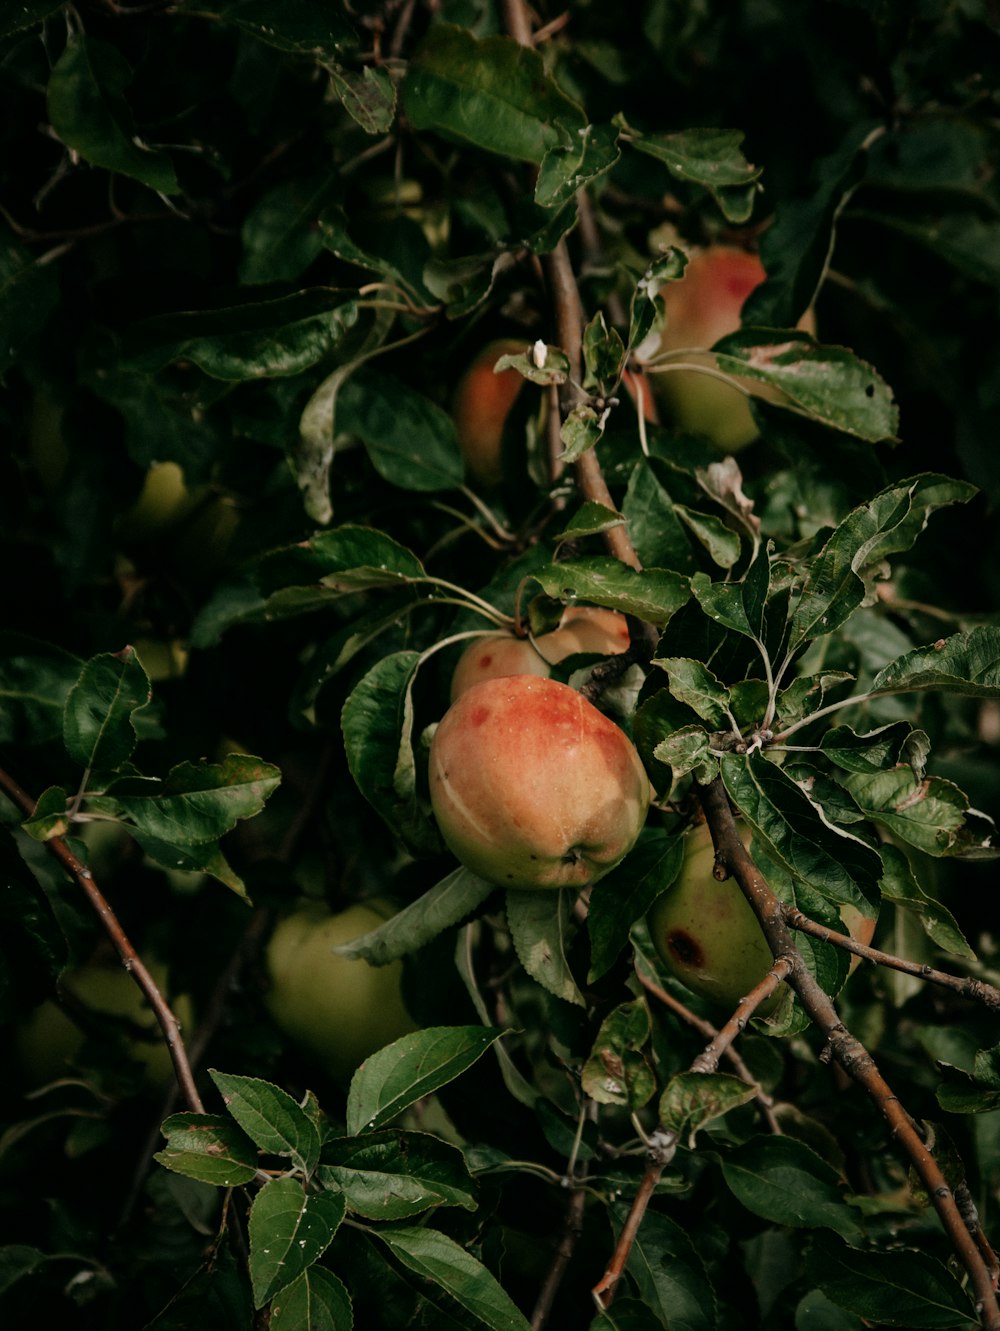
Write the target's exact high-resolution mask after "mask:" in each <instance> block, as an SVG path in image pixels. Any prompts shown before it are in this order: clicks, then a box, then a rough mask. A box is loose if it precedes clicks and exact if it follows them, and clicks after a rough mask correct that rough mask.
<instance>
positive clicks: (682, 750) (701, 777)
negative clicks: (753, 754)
mask: <svg viewBox="0 0 1000 1331" xmlns="http://www.w3.org/2000/svg"><path fill="white" fill-rule="evenodd" d="M653 757H654V758H655V759H656V760H657V762H660V763H664V764H665V765H666V766H667V767H668V768H669V769H670V789H671V790H672V789H673V787H674V785H676V783H677V782H678V781H680V779H681V777H685V776H687V774H688V773H689V772H696V773H697V774H698V776H697V779H698V781H699V782H700V783H701V784H702V785H708V783H709V782H710V781H711V780H713V778H714V777H715V776H717V775H718V759H717V758H716V757H715V755H714V754H713V753H712V739H711V736H710V735H709V733H708V731H707V730H705V728H704V727H703V726H681V728H680V729H679V730H675V731H674V732H673V734H671V735H668V736H667V737H666V739H661V740H660V742H659V744H657V745H656V747H655V748H654V750H653ZM663 793H664V794H668V793H669V791H664V792H663Z"/></svg>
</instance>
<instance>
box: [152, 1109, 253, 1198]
mask: <svg viewBox="0 0 1000 1331" xmlns="http://www.w3.org/2000/svg"><path fill="white" fill-rule="evenodd" d="M161 1131H162V1133H163V1135H164V1137H166V1139H167V1144H166V1146H165V1147H163V1149H162V1150H160V1151H157V1152H156V1155H155V1156H154V1157H153V1158H154V1160H158V1161H159V1163H160V1164H161V1165H163V1167H164V1168H165V1169H171V1170H173V1171H174V1173H176V1174H184V1175H185V1176H186V1177H187V1178H193V1179H198V1181H199V1182H201V1183H211V1184H213V1185H214V1186H215V1187H218V1188H238V1187H240V1186H241V1185H242V1184H244V1183H250V1182H251V1181H252V1180H253V1179H254V1178H256V1176H257V1148H256V1147H255V1146H254V1144H253V1142H252V1141H251V1140H250V1138H249V1137H248V1136H247V1135H246V1134H245V1133H244V1132H242V1131H241V1130H240V1129H239V1128H238V1127H237V1125H236V1124H235V1123H234V1122H233V1121H232V1119H229V1118H226V1117H225V1115H222V1114H190V1113H184V1114H171V1115H170V1117H169V1118H167V1119H164V1121H163V1125H162V1128H161Z"/></svg>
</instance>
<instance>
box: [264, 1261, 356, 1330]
mask: <svg viewBox="0 0 1000 1331" xmlns="http://www.w3.org/2000/svg"><path fill="white" fill-rule="evenodd" d="M353 1327H354V1310H353V1308H352V1306H351V1296H350V1294H348V1292H347V1289H346V1287H345V1285H344V1283H343V1281H341V1280H338V1279H337V1277H336V1276H335V1275H334V1274H333V1272H332V1271H328V1270H327V1269H326V1267H324V1266H317V1265H315V1264H314V1265H313V1266H310V1267H309V1269H308V1270H306V1271H303V1272H302V1274H301V1275H299V1276H296V1278H295V1279H294V1280H293V1281H292V1282H291V1284H289V1285H286V1286H285V1288H284V1289H280V1290H279V1291H278V1292H277V1294H275V1296H274V1298H273V1299H272V1300H271V1316H270V1318H269V1320H268V1331H352V1329H353Z"/></svg>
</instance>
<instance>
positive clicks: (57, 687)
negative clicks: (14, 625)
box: [0, 633, 83, 745]
mask: <svg viewBox="0 0 1000 1331" xmlns="http://www.w3.org/2000/svg"><path fill="white" fill-rule="evenodd" d="M82 669H83V661H82V660H81V659H80V658H79V657H78V656H73V655H72V654H71V653H70V652H66V651H63V650H62V649H61V648H59V647H56V646H53V645H52V644H51V643H46V642H36V641H35V640H34V639H33V638H28V637H26V636H24V635H23V634H20V633H0V743H3V744H25V745H26V744H45V743H47V742H48V741H49V740H53V739H58V738H60V737H61V736H62V731H63V713H64V711H65V707H66V699H67V698H68V697H69V693H70V690H71V689H72V688H73V686H74V685H75V684H76V683H77V681H78V680H79V678H80V671H81V670H82Z"/></svg>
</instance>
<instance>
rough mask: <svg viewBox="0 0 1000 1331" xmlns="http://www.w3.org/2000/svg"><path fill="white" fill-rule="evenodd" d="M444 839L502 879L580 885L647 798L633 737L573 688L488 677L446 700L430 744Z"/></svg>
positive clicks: (615, 849)
mask: <svg viewBox="0 0 1000 1331" xmlns="http://www.w3.org/2000/svg"><path fill="white" fill-rule="evenodd" d="M429 774H430V792H431V805H432V807H433V810H434V815H435V817H436V818H437V822H438V827H439V828H440V829H441V835H442V836H443V837H444V840H445V842H446V843H447V845H448V848H449V849H450V850H451V851H452V852H453V853H454V854H455V855H456V856H457V857H458V859H459V860H460V861H461V862H462V863H463V864H464V865H465V866H466V867H467V868H469V869H471V870H472V872H473V873H476V874H478V875H479V876H480V877H481V878H485V879H486V880H487V882H491V883H496V884H497V885H498V886H501V887H516V888H554V887H583V886H585V885H586V884H587V883H592V882H595V881H596V880H597V879H598V878H600V877H601V876H602V875H603V874H606V873H607V872H608V870H609V869H613V868H614V866H615V865H616V864H618V863H619V862H620V861H621V860H622V859H623V858H624V857H625V855H627V854H628V852H629V851H630V850H631V849H632V846H633V845H634V844H635V841H636V839H637V837H638V836H639V833H640V831H641V830H642V826H643V823H644V822H645V819H646V812H647V809H648V807H649V798H650V788H649V780H648V778H647V776H646V772H645V769H644V768H643V766H642V763H641V761H640V759H639V755H638V753H637V752H636V749H635V747H634V746H633V744H632V742H631V740H630V739H629V738H628V736H627V735H626V734H625V732H624V731H623V730H621V729H620V728H619V727H618V726H616V725H615V724H614V722H613V721H610V720H609V719H608V718H607V717H606V716H605V715H604V714H603V713H602V712H600V711H598V709H597V708H596V707H595V706H594V705H593V704H592V703H590V702H588V701H587V700H586V698H584V697H583V696H582V695H581V694H579V693H577V692H576V690H575V689H571V688H569V687H568V686H567V685H565V684H560V683H558V682H557V681H556V680H553V679H542V678H539V677H538V676H536V675H512V676H507V677H504V678H501V679H490V680H486V681H484V682H483V683H481V684H475V685H473V687H472V688H470V689H468V690H467V691H466V692H465V693H463V694H462V696H461V697H460V698H459V699H458V701H457V702H455V703H453V704H452V705H451V707H450V708H449V709H448V711H447V712H446V713H445V715H444V718H443V719H442V721H441V723H440V724H439V725H438V727H437V729H436V731H435V732H434V738H433V739H432V741H431V749H430V773H429Z"/></svg>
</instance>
